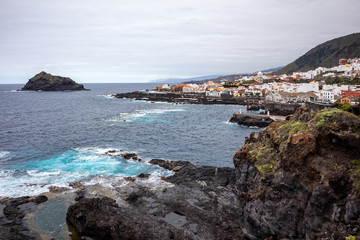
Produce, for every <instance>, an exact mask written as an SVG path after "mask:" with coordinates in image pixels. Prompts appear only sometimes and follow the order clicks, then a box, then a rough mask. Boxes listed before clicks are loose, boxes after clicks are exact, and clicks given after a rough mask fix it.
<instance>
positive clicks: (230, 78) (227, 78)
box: [186, 67, 282, 84]
mask: <svg viewBox="0 0 360 240" xmlns="http://www.w3.org/2000/svg"><path fill="white" fill-rule="evenodd" d="M281 68H282V67H275V68H269V69H265V70H261V72H263V73H270V72H274V71H277V70H279V69H281ZM257 73H258V72H253V73H239V74H231V75H225V76H217V77H215V78H206V79H202V80H196V79H193V80H191V81H187V82H186V83H198V84H199V83H204V82H207V81H210V80H211V81H213V82H214V83H221V82H233V81H235V80H238V79H240V78H242V77H244V76H250V75H253V76H254V75H256V74H257Z"/></svg>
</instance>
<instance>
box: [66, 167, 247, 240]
mask: <svg viewBox="0 0 360 240" xmlns="http://www.w3.org/2000/svg"><path fill="white" fill-rule="evenodd" d="M234 171H235V169H234V168H216V167H210V166H196V165H193V164H185V165H183V166H182V167H181V168H180V169H179V170H178V171H177V172H176V174H175V175H173V176H170V177H168V178H166V179H165V180H166V181H167V182H170V183H173V184H174V186H173V187H168V188H165V189H163V190H162V191H151V190H150V189H148V188H145V187H141V188H139V189H135V188H134V189H133V191H132V192H131V193H129V195H128V197H127V198H126V199H125V200H126V202H127V204H126V205H117V204H115V201H113V200H110V199H108V198H102V199H99V198H93V199H86V198H85V199H82V200H80V201H79V202H78V203H77V204H75V205H72V206H71V207H70V208H69V209H68V212H67V222H68V224H69V225H71V226H72V227H73V228H74V229H75V231H76V232H77V234H78V235H79V236H89V237H91V238H93V239H179V240H180V239H181V240H182V239H243V238H244V235H243V233H242V230H241V227H240V225H239V224H238V223H237V220H236V219H240V217H241V211H240V208H239V206H240V203H239V201H238V198H237V196H236V195H235V194H234V193H233V184H234V183H235V174H234V173H235V172H234ZM117 202H120V203H121V202H122V201H121V200H118V201H117ZM234 220H235V221H234Z"/></svg>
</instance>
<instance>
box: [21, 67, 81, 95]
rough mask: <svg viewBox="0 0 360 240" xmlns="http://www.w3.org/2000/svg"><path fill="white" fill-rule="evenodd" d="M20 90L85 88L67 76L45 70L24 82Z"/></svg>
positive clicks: (77, 89) (75, 89) (72, 89)
mask: <svg viewBox="0 0 360 240" xmlns="http://www.w3.org/2000/svg"><path fill="white" fill-rule="evenodd" d="M21 90H22V91H79V90H87V89H85V88H84V86H83V85H82V84H78V83H76V82H75V81H74V80H72V79H70V78H67V77H60V76H53V75H51V74H49V73H46V72H41V73H38V74H36V75H35V76H34V77H33V78H31V79H29V81H28V82H27V83H26V84H25V86H24V87H23V88H22V89H21Z"/></svg>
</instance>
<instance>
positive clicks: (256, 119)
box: [229, 113, 274, 128]
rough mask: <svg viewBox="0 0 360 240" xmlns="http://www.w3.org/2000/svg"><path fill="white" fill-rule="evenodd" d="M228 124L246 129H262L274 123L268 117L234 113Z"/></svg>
mask: <svg viewBox="0 0 360 240" xmlns="http://www.w3.org/2000/svg"><path fill="white" fill-rule="evenodd" d="M229 122H232V123H237V124H239V125H241V126H246V127H261V128H263V127H267V126H269V125H270V124H271V123H273V122H274V120H273V119H271V118H270V117H268V116H261V115H255V114H246V113H234V115H233V116H232V118H231V119H230V120H229Z"/></svg>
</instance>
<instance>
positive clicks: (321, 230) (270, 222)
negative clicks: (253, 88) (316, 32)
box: [0, 106, 360, 240]
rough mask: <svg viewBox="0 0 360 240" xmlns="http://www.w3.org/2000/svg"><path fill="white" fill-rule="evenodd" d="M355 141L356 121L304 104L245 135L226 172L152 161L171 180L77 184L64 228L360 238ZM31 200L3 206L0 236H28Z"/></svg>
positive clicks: (157, 234)
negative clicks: (243, 142)
mask: <svg viewBox="0 0 360 240" xmlns="http://www.w3.org/2000/svg"><path fill="white" fill-rule="evenodd" d="M359 139H360V118H359V117H358V116H355V115H353V114H351V113H348V112H344V111H342V110H338V109H325V110H321V111H319V112H313V111H311V110H310V109H309V108H307V107H306V106H304V107H302V108H299V109H298V110H297V111H296V113H295V114H294V116H291V117H289V118H288V119H287V120H286V121H282V122H274V123H272V124H270V125H269V126H268V127H267V128H266V129H264V130H262V131H260V132H259V133H252V134H251V136H250V137H249V138H247V139H246V143H245V145H244V146H243V147H242V148H241V149H240V150H239V151H238V152H237V153H236V154H235V155H234V158H233V162H234V168H224V167H222V168H220V167H212V166H197V165H193V164H191V163H189V162H174V161H167V160H162V159H153V160H152V161H150V163H151V164H157V165H159V166H162V167H164V168H166V169H168V170H172V171H173V172H174V174H173V175H172V176H169V177H155V176H151V175H148V174H140V175H138V176H136V177H127V178H121V179H117V180H116V181H114V180H113V181H112V187H111V188H109V186H107V185H102V186H84V185H83V184H81V183H78V184H77V185H76V186H77V187H78V190H77V191H76V193H75V195H74V197H73V200H72V201H73V204H71V206H70V207H69V208H68V211H67V213H66V221H67V224H68V226H69V228H70V229H72V230H73V232H74V233H72V236H73V238H72V239H78V238H76V237H74V236H75V235H78V237H85V236H86V237H85V239H269V240H270V239H284V240H285V239H310V240H315V239H345V237H356V236H360V228H359V225H360V198H359V191H360V159H359V156H360V140H359ZM108 154H124V153H121V152H110V151H109V153H108ZM109 178H113V177H109ZM74 186H75V185H74ZM39 198H40V197H39ZM32 199H33V198H32ZM40 199H45V198H42V197H41V198H40ZM35 201H36V198H35V200H31V201H30V200H29V198H18V199H7V200H3V201H2V203H1V206H3V207H2V209H3V213H2V214H1V215H0V226H2V227H1V231H2V232H1V233H2V234H0V236H10V235H6V234H9V233H12V234H13V235H11V236H12V239H36V236H38V235H36V236H35V235H32V234H36V231H35V230H34V229H31V228H30V227H29V226H28V225H26V220H24V219H26V218H27V216H28V214H31V212H32V208H33V207H36V206H37V205H36V202H35ZM40 202H41V201H40ZM42 204H46V202H45V203H40V204H39V206H41V205H42ZM23 216H25V217H23ZM64 218H65V216H64ZM15 223H16V224H17V223H19V224H17V225H15ZM7 224H8V225H7ZM11 226H18V227H15V228H12V229H11ZM16 229H18V230H16ZM75 233H76V234H75ZM3 234H4V235H3ZM24 234H25V235H24ZM23 235H24V236H25V237H23ZM34 236H35V237H34ZM0 238H1V237H0ZM351 239H355V238H351Z"/></svg>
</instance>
